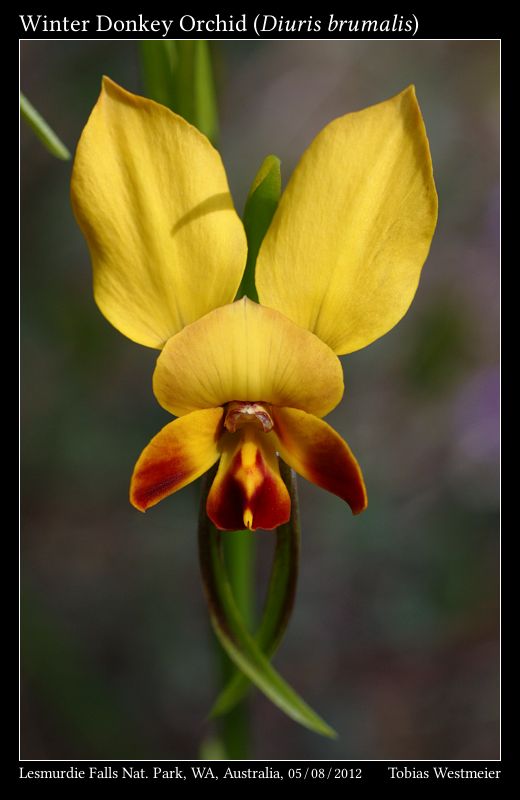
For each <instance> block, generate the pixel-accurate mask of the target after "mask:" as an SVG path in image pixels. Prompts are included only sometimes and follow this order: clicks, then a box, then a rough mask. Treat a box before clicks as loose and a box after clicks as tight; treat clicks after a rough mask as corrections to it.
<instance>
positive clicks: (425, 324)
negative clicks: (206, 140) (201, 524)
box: [21, 41, 499, 759]
mask: <svg viewBox="0 0 520 800" xmlns="http://www.w3.org/2000/svg"><path fill="white" fill-rule="evenodd" d="M214 50H215V53H214V54H215V59H216V65H217V73H218V84H219V91H220V102H221V136H220V146H221V150H222V153H223V157H224V161H225V164H226V167H227V169H228V175H229V178H230V183H231V188H232V192H233V194H234V198H235V202H236V204H237V208H238V209H239V210H241V209H242V207H243V202H244V199H245V196H246V193H247V189H248V186H249V183H250V182H251V180H252V177H253V176H254V174H255V172H256V170H257V168H258V166H259V164H260V162H261V161H262V159H263V157H264V156H265V155H267V154H268V153H275V154H277V155H278V156H280V157H281V159H282V167H283V175H284V179H285V180H287V177H288V176H289V175H290V173H291V170H292V169H293V167H294V165H295V163H296V161H297V159H298V157H299V155H300V154H301V152H302V151H303V149H304V148H305V147H306V146H307V145H308V143H309V142H310V141H311V139H312V138H313V136H314V135H315V134H316V133H317V132H318V131H319V130H320V129H321V128H322V127H323V125H325V124H326V123H327V122H329V121H330V120H331V119H332V118H333V117H336V116H339V115H341V114H344V113H346V112H348V111H353V110H357V109H359V108H363V107H365V106H368V105H370V104H372V103H375V102H379V101H380V100H383V99H385V98H387V97H389V96H391V95H393V94H395V93H396V92H398V91H400V90H401V89H402V88H404V87H405V86H406V85H407V84H409V83H415V85H416V88H417V94H418V97H419V101H420V103H421V107H422V110H423V114H424V117H425V121H426V127H427V130H428V134H429V138H430V144H431V150H432V156H433V163H434V167H435V175H436V181H437V188H438V192H439V199H440V217H439V224H438V229H437V233H436V236H435V238H434V242H433V245H432V249H431V253H430V256H429V259H428V261H427V264H426V266H425V269H424V272H423V278H422V280H421V285H420V287H419V291H418V293H417V297H416V300H415V302H414V304H413V305H412V308H411V309H410V311H409V313H408V315H407V316H406V318H405V319H404V320H403V321H402V322H401V323H400V324H399V325H398V326H397V327H396V328H395V329H394V330H393V331H392V332H391V333H390V334H388V335H387V336H386V337H384V338H383V339H381V340H379V341H377V342H376V343H374V344H373V345H371V346H370V347H369V348H367V349H365V350H362V351H359V352H357V353H355V354H353V355H351V356H349V357H346V358H344V359H343V363H344V368H345V377H346V386H347V391H346V395H345V399H344V401H343V403H342V405H341V406H340V408H338V409H336V410H335V411H334V412H333V414H331V416H330V417H329V421H330V422H331V424H332V425H334V426H335V427H336V428H337V430H338V431H340V432H341V433H342V434H343V435H344V436H345V438H346V439H347V441H348V442H349V443H350V445H351V446H352V448H353V450H354V452H355V453H356V455H357V456H358V459H359V461H360V463H361V465H362V467H363V471H364V474H365V478H366V482H367V486H368V491H369V501H370V505H369V508H368V510H367V512H366V513H365V514H363V515H362V516H361V517H358V518H353V517H352V516H351V515H350V512H349V511H348V509H347V507H346V506H344V505H343V504H342V502H341V501H340V500H338V499H337V498H335V497H333V496H331V495H328V494H326V493H325V492H323V491H320V490H319V489H317V488H315V487H314V486H311V485H309V484H307V483H305V482H304V481H300V491H301V506H302V516H303V552H302V570H301V579H300V586H299V591H298V597H297V603H296V609H295V612H294V616H293V619H292V622H291V625H290V628H289V632H288V635H287V638H286V640H285V642H284V644H283V645H282V648H281V650H280V652H279V654H278V656H277V658H276V665H277V667H278V669H279V670H280V671H281V673H282V674H283V675H284V676H286V677H287V679H288V680H289V682H290V683H292V684H293V685H294V687H295V688H296V689H297V690H298V691H299V692H300V693H302V694H303V696H304V697H305V698H306V699H307V700H308V701H309V703H310V704H311V705H312V706H313V707H314V708H315V709H316V710H317V711H319V712H320V713H321V714H322V715H323V716H324V717H325V719H327V721H328V722H330V723H331V724H332V725H333V726H334V727H335V728H336V729H337V730H338V731H339V733H340V738H339V739H338V740H337V741H335V742H330V741H328V740H325V739H321V738H320V737H318V736H315V735H313V734H311V733H309V732H307V731H305V730H303V729H302V728H300V727H298V726H297V725H296V724H294V723H293V722H291V721H290V720H289V719H287V718H286V717H284V716H283V715H282V714H281V713H280V712H279V711H278V710H277V709H276V708H274V707H273V706H272V705H271V704H270V703H269V702H268V701H267V700H265V699H264V698H263V696H260V695H258V694H256V695H255V699H254V702H253V718H254V726H255V746H254V755H255V757H257V758H269V757H271V758H338V759H341V758H356V759H357V758H364V759H385V758H392V759H398V758H401V759H405V758H407V759H418V758H430V759H448V758H453V759H456V758H461V759H462V758H496V757H498V644H497V639H498V547H499V538H498V537H499V531H498V466H497V463H498V365H497V362H498V308H499V296H498V283H499V267H498V211H499V208H498V206H499V187H498V179H499V175H498V136H499V129H498V128H499V123H498V103H499V45H498V43H497V42H493V41H485V42H478V41H463V42H443V41H393V42H379V41H336V42H333V41H299V42H247V41H244V42H228V43H226V42H220V43H215V48H214ZM21 70H22V71H21V76H22V77H21V80H22V89H23V91H24V92H25V93H26V94H27V95H28V97H29V99H30V100H31V101H32V102H33V103H34V105H35V106H36V107H37V108H38V110H39V111H40V112H41V113H42V114H43V115H44V116H45V118H46V119H47V120H48V121H49V123H50V124H51V125H52V126H53V127H54V128H55V130H56V131H57V132H58V133H59V135H60V136H61V137H62V138H63V140H64V141H65V143H66V144H67V145H68V146H69V147H70V148H71V149H73V148H74V146H75V143H76V141H77V139H78V136H79V134H80V132H81V129H82V127H83V125H84V123H85V121H86V119H87V116H88V114H89V112H90V109H91V107H92V105H93V104H94V102H95V100H96V97H97V94H98V91H99V81H100V76H101V74H102V73H107V74H108V75H110V76H111V77H112V78H113V79H115V80H116V81H118V82H120V83H121V84H123V85H124V86H125V87H126V88H128V89H130V90H132V91H136V92H142V91H143V86H142V80H141V74H140V66H139V55H138V48H137V44H136V43H133V42H117V41H114V42H94V41H91V42H79V41H78V42H60V41H56V42H36V41H34V42H23V43H22V54H21ZM69 178H70V164H67V163H61V162H58V161H56V160H55V159H53V158H52V157H51V156H49V155H48V154H47V152H46V151H45V150H44V149H43V148H42V147H41V145H40V143H39V142H38V141H37V140H36V139H35V138H34V137H33V135H32V133H31V132H30V131H28V130H26V129H25V127H23V128H22V250H23V252H22V291H23V309H22V311H23V326H22V347H23V421H24V425H23V443H22V458H23V533H22V558H23V569H22V581H23V584H22V589H23V594H22V634H23V636H22V657H23V661H22V664H23V690H22V757H24V758H44V759H45V758H74V757H76V758H196V757H197V756H198V753H199V747H200V744H201V741H202V739H203V738H204V737H205V736H206V735H207V734H208V732H209V731H210V728H209V726H208V725H207V723H206V722H205V716H206V714H207V712H208V709H209V707H210V704H211V703H212V700H213V698H214V696H215V686H214V678H213V674H214V669H213V666H214V665H213V661H214V652H213V646H212V644H211V640H210V633H209V630H208V623H207V614H206V609H205V604H204V600H203V597H202V591H201V587H200V580H199V575H198V564H197V547H196V535H195V525H196V509H197V494H198V486H192V487H191V488H189V489H186V490H184V491H182V492H181V493H179V494H178V495H175V496H174V497H172V498H170V499H169V500H167V501H165V502H164V503H162V504H161V505H160V506H158V507H157V508H155V509H153V510H152V511H151V512H149V513H148V514H146V515H141V514H139V513H138V512H137V511H135V510H134V509H133V508H131V507H130V505H129V504H128V501H127V493H128V482H129V478H130V475H131V472H132V468H133V464H134V462H135V459H136V457H137V455H138V454H139V452H140V451H141V449H142V447H143V446H144V444H145V443H146V442H147V441H148V440H149V439H150V438H151V436H152V435H154V434H155V433H156V431H157V430H158V429H159V427H160V426H161V425H163V424H165V423H166V422H167V421H168V420H169V416H168V415H167V413H166V412H165V411H163V410H162V409H161V408H159V406H158V405H157V403H156V401H155V400H154V397H153V394H152V391H151V380H150V379H151V374H152V370H153V365H154V360H155V358H156V352H155V351H152V350H147V349H145V348H141V347H139V346H137V345H134V344H133V343H131V342H130V341H128V340H126V339H124V338H123V337H122V336H121V335H119V334H118V333H117V332H116V331H115V330H114V329H112V328H111V327H110V325H109V324H108V323H107V322H106V321H105V320H104V318H103V317H102V316H101V314H100V313H99V312H98V311H97V309H96V307H95V305H94V302H93V299H92V292H91V273H90V265H89V260H88V257H87V250H86V246H85V244H84V241H83V239H82V237H81V235H80V233H79V230H78V229H77V227H76V225H75V222H74V220H73V217H72V213H71V210H70V205H69V196H68V195H69V189H68V183H69ZM272 540H273V537H272V535H271V534H269V533H263V532H260V533H258V534H257V541H258V552H259V556H260V567H259V577H261V576H262V575H263V574H264V572H265V565H266V563H267V562H268V560H269V558H270V554H271V549H272ZM260 594H261V592H260V591H259V595H260Z"/></svg>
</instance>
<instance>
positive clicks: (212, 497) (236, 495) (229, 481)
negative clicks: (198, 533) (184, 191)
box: [206, 425, 291, 531]
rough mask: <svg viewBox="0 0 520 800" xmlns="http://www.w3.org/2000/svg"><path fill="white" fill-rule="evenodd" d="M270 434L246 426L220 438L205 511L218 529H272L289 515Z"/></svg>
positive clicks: (274, 443) (289, 507)
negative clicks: (219, 453)
mask: <svg viewBox="0 0 520 800" xmlns="http://www.w3.org/2000/svg"><path fill="white" fill-rule="evenodd" d="M275 446H276V440H275V439H274V437H273V435H272V434H271V433H261V432H260V431H258V430H256V429H255V428H254V426H252V425H251V426H249V425H248V426H246V427H244V428H243V429H242V430H241V431H240V432H238V433H228V434H225V436H223V438H222V457H221V459H220V464H219V468H218V472H217V475H216V477H215V480H214V481H213V486H212V487H211V490H210V493H209V495H208V501H207V505H206V511H207V514H208V517H209V518H210V519H211V521H212V522H213V524H214V525H216V526H217V528H219V529H220V530H224V531H236V530H240V529H242V528H249V530H256V529H257V528H263V529H265V530H272V529H273V528H276V527H278V525H283V524H284V523H285V522H287V521H288V519H289V517H290V515H291V499H290V497H289V493H288V491H287V488H286V486H285V484H284V482H283V481H282V479H281V477H280V471H279V468H278V459H277V456H276V452H275Z"/></svg>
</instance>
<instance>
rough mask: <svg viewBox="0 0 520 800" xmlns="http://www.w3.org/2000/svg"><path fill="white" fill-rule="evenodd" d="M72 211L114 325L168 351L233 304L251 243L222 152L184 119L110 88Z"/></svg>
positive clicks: (94, 119) (95, 121) (88, 135)
mask: <svg viewBox="0 0 520 800" xmlns="http://www.w3.org/2000/svg"><path fill="white" fill-rule="evenodd" d="M72 203H73V208H74V213H75V215H76V218H77V221H78V223H79V226H80V228H81V230H82V232H83V234H84V236H85V238H86V239H87V242H88V246H89V250H90V255H91V258H92V266H93V269H94V295H95V299H96V302H97V304H98V306H99V308H100V309H101V311H102V312H103V314H104V315H105V316H106V318H107V319H108V320H109V321H110V322H111V323H112V325H114V326H115V327H116V328H117V329H118V330H119V331H121V333H124V334H125V336H128V337H129V338H130V339H133V340H134V341H136V342H139V343H140V344H144V345H147V346H149V347H161V346H162V345H163V344H164V342H165V341H166V340H167V339H169V338H170V336H172V335H173V334H175V333H177V331H179V330H181V329H182V328H183V327H184V326H185V325H188V324H189V323H190V322H193V321H194V320H196V319H199V317H202V316H203V315H204V314H207V312H208V311H211V309H213V308H217V307H218V306H220V305H222V304H224V303H229V302H231V301H232V300H233V298H234V296H235V294H236V291H237V288H238V286H239V284H240V279H241V277H242V272H243V269H244V265H245V261H246V253H247V246H246V239H245V234H244V230H243V226H242V223H241V221H240V219H239V218H238V216H237V214H236V212H235V210H234V208H233V201H232V199H231V195H230V193H229V187H228V184H227V179H226V173H225V171H224V167H223V164H222V161H221V158H220V156H219V154H218V152H217V151H216V150H215V149H214V148H213V147H212V146H211V144H210V143H209V141H208V140H207V139H206V137H205V136H203V135H202V134H201V133H199V132H198V131H197V130H196V129H195V128H193V127H192V126H191V125H189V124H188V123H187V122H186V121H185V120H184V119H182V118H181V117H179V116H177V115H176V114H174V113H172V112H171V111H169V109H167V108H165V107H164V106H162V105H159V104H158V103H154V102H153V101H151V100H146V99H145V98H143V97H138V96H137V95H134V94H131V93H130V92H127V91H125V90H124V89H122V88H121V87H120V86H118V85H117V84H116V83H113V81H111V80H109V79H108V78H104V79H103V87H102V90H101V94H100V96H99V99H98V102H97V104H96V106H95V107H94V110H93V111H92V114H91V115H90V119H89V121H88V123H87V125H86V127H85V129H84V131H83V133H82V135H81V139H80V141H79V144H78V149H77V152H76V158H75V162H74V171H73V175H72Z"/></svg>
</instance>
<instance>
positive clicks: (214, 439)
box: [130, 408, 224, 511]
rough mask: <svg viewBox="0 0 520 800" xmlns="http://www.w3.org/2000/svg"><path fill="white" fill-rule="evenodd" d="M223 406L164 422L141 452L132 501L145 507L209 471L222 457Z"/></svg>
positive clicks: (132, 484) (132, 488)
mask: <svg viewBox="0 0 520 800" xmlns="http://www.w3.org/2000/svg"><path fill="white" fill-rule="evenodd" d="M223 414H224V411H223V409H221V408H208V409H204V410H203V411H194V412H193V414H188V415H186V416H185V417H183V418H182V419H176V420H174V421H173V422H169V423H168V425H165V426H164V428H163V429H162V430H160V431H159V433H158V434H157V435H156V436H154V438H153V439H152V441H151V442H150V443H149V444H148V445H147V446H146V447H145V448H144V450H143V452H142V453H141V455H140V456H139V458H138V460H137V463H136V465H135V468H134V474H133V475H132V481H131V484H130V502H131V503H132V505H133V506H135V507H136V508H138V509H139V511H146V510H147V509H148V508H151V506H154V505H155V504H156V503H158V502H159V501H160V500H163V498H165V497H168V495H170V494H173V492H176V491H177V490H178V489H182V488H183V486H186V485H187V484H188V483H191V482H192V481H194V480H195V478H198V477H199V476H200V475H202V474H203V473H204V472H207V470H208V469H210V467H212V466H213V464H214V463H215V461H217V459H218V458H219V457H220V449H219V446H218V441H219V438H220V435H221V432H222V424H221V423H222V417H223Z"/></svg>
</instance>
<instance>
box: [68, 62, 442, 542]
mask: <svg viewBox="0 0 520 800" xmlns="http://www.w3.org/2000/svg"><path fill="white" fill-rule="evenodd" d="M72 200H73V207H74V211H75V215H76V218H77V221H78V223H79V226H80V228H81V230H82V232H83V234H84V236H85V238H86V240H87V243H88V246H89V250H90V255H91V259H92V265H93V270H94V294H95V299H96V302H97V304H98V306H99V308H100V310H101V311H102V313H103V314H104V315H105V316H106V318H107V319H108V320H109V321H110V322H111V323H112V324H113V325H114V326H115V327H116V328H117V329H118V330H119V331H121V333H123V334H124V335H126V336H127V337H128V338H130V339H132V340H133V341H135V342H138V343H139V344H142V345H145V346H148V347H154V348H158V349H160V350H161V352H160V355H159V357H158V360H157V366H156V369H155V373H154V377H153V388H154V393H155V396H156V398H157V400H158V402H159V403H160V404H161V405H162V406H163V407H164V408H165V409H166V410H167V411H169V412H170V413H171V414H173V415H175V417H176V419H175V420H173V421H172V422H170V423H169V424H167V425H166V426H165V427H164V428H163V429H162V430H161V431H160V432H159V433H158V434H157V435H156V436H155V437H154V438H153V439H152V441H151V442H150V443H149V444H148V445H147V446H146V447H145V449H144V450H143V452H142V454H141V456H140V457H139V459H138V461H137V464H136V466H135V470H134V473H133V476H132V480H131V487H130V499H131V502H132V503H133V505H134V506H135V507H136V508H138V509H140V510H142V511H145V510H146V509H148V508H150V507H151V506H153V505H155V504H156V503H158V502H159V501H160V500H162V499H163V498H165V497H167V496H168V495H170V494H172V493H173V492H175V491H177V490H178V489H181V488H182V487H184V486H186V485H187V484H188V483H190V482H191V481H193V480H195V479H196V478H198V477H199V476H200V475H202V474H203V473H205V472H207V471H208V470H209V469H210V468H211V467H212V466H213V465H214V464H215V463H216V462H217V461H218V462H219V466H218V471H217V474H216V477H215V479H214V482H213V485H212V487H211V490H210V492H209V495H208V499H207V507H206V510H207V514H208V516H209V518H210V519H211V521H212V522H213V523H214V525H215V526H216V527H217V528H219V529H221V530H238V529H242V528H244V527H245V528H249V529H251V530H254V529H256V528H264V529H272V528H275V527H277V526H279V525H281V524H283V523H285V522H286V521H287V520H288V519H289V516H290V511H291V509H290V504H291V503H290V497H289V493H288V491H287V488H286V486H285V483H284V482H283V481H282V479H281V477H280V471H279V458H281V459H283V460H284V461H285V462H286V463H287V464H288V465H290V466H291V467H292V468H293V469H294V470H295V471H296V472H297V473H299V474H300V475H302V476H303V477H304V478H306V479H308V480H310V481H312V482H313V483H315V484H317V485H318V486H320V487H323V488H325V489H327V490H329V491H331V492H333V493H334V494H336V495H338V496H339V497H341V498H343V499H344V500H345V501H346V502H347V503H348V504H349V506H350V508H351V510H352V511H353V513H355V514H357V513H359V512H361V511H363V509H364V508H365V507H366V504H367V498H366V491H365V486H364V481H363V477H362V474H361V470H360V468H359V466H358V464H357V461H356V459H355V457H354V455H353V454H352V452H351V450H350V448H349V447H348V445H347V444H346V442H345V441H344V440H343V439H342V438H341V437H340V436H339V434H338V433H336V432H335V431H334V430H333V429H332V428H331V427H330V426H329V425H328V424H327V423H326V422H324V420H323V417H325V416H326V415H327V414H328V413H329V412H330V411H332V409H333V408H334V407H335V406H336V405H337V404H338V403H339V402H340V400H341V398H342V395H343V390H344V387H343V371H342V366H341V362H340V360H339V358H338V356H339V355H344V354H347V353H351V352H353V351H355V350H359V349H360V348H362V347H366V346H367V345H368V344H370V343H371V342H373V341H374V340H375V339H377V338H378V337H380V336H382V335H383V334H385V333H387V332H388V331H389V330H390V329H391V328H392V327H393V326H394V325H396V323H397V322H399V320H400V319H401V318H402V317H403V315H404V314H405V313H406V311H407V309H408V307H409V306H410V303H411V302H412V299H413V297H414V294H415V291H416V289H417V285H418V282H419V277H420V272H421V268H422V266H423V263H424V261H425V259H426V257H427V255H428V251H429V247H430V242H431V239H432V236H433V232H434V229H435V224H436V218H437V196H436V191H435V185H434V181H433V174H432V164H431V158H430V152H429V146H428V140H427V137H426V131H425V127H424V122H423V119H422V116H421V112H420V109H419V105H418V103H417V100H416V96H415V91H414V88H413V86H410V87H408V88H407V89H405V90H404V91H403V92H401V93H400V94H398V95H396V96H395V97H393V98H391V99H390V100H387V101H385V102H383V103H380V104H378V105H375V106H372V107H370V108H367V109H365V110H363V111H358V112H356V113H351V114H347V115H346V116H343V117H340V118H339V119H336V120H334V121H333V122H331V123H330V124H329V125H327V126H326V127H325V128H324V129H323V130H322V131H321V133H319V134H318V136H317V137H316V138H315V139H314V141H313V142H312V143H311V145H310V146H309V148H308V149H307V151H306V152H305V153H304V155H303V157H302V158H301V160H300V162H299V164H298V166H297V167H296V169H295V171H294V174H293V175H292V177H291V179H290V181H289V183H288V185H287V187H286V189H285V191H284V193H283V195H282V197H281V200H280V203H279V205H278V208H277V210H276V213H275V215H274V217H273V219H272V222H271V225H270V227H269V229H268V231H267V233H266V235H265V237H264V239H263V242H262V244H261V247H260V250H259V253H258V258H257V262H256V276H255V279H256V287H257V290H258V298H259V301H260V302H259V303H256V302H253V300H251V299H248V298H247V297H243V298H241V299H238V300H236V299H235V297H236V293H237V290H238V287H239V285H240V282H241V278H242V274H243V271H244V267H245V263H246V257H247V241H246V236H245V233H244V228H243V225H242V222H241V220H240V218H239V217H238V215H237V213H236V211H235V209H234V206H233V202H232V198H231V195H230V191H229V187H228V183H227V179H226V174H225V171H224V167H223V164H222V161H221V158H220V156H219V154H218V152H217V151H216V150H215V149H214V148H213V147H212V145H211V144H210V142H209V141H208V140H207V139H206V138H205V137H204V136H203V135H202V134H201V133H199V132H198V131H197V130H196V129H195V128H194V127H192V126H191V125H189V124H188V123H187V122H186V121H185V120H184V119H182V118H181V117H179V116H177V115H176V114H174V113H173V112H171V111H170V110H169V109H167V108H166V107H164V106H162V105H160V104H158V103H155V102H153V101H151V100H147V99H145V98H143V97H139V96H136V95H134V94H131V93H129V92H127V91H125V90H124V89H122V88H121V87H120V86H118V85H117V84H115V83H114V82H112V81H111V80H109V79H107V78H105V79H104V80H103V87H102V91H101V94H100V97H99V99H98V101H97V104H96V106H95V107H94V109H93V111H92V113H91V116H90V118H89V120H88V123H87V125H86V127H85V129H84V131H83V133H82V136H81V139H80V142H79V144H78V148H77V153H76V158H75V162H74V170H73V177H72Z"/></svg>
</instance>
